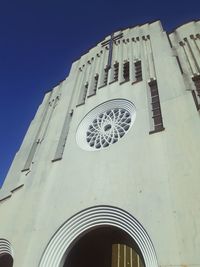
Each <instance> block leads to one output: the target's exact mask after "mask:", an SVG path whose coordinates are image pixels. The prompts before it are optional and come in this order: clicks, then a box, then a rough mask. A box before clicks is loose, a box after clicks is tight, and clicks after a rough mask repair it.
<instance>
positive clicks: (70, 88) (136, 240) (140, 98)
mask: <svg viewBox="0 0 200 267" xmlns="http://www.w3.org/2000/svg"><path fill="white" fill-rule="evenodd" d="M199 112H200V22H199V21H197V22H194V21H193V22H190V23H187V24H184V25H182V26H180V27H178V28H176V29H175V30H174V31H173V32H172V33H169V34H168V33H166V32H165V31H164V30H163V28H162V25H161V23H160V21H156V22H153V23H149V24H144V25H140V26H135V27H132V28H127V29H123V30H120V31H117V32H115V33H113V34H111V35H110V36H107V37H106V38H105V39H104V40H102V41H101V42H100V43H98V44H97V45H96V46H95V47H93V48H92V49H90V50H89V51H88V52H87V53H86V54H84V55H83V56H82V57H81V58H80V59H78V60H77V61H75V62H74V63H73V64H72V67H71V71H70V73H69V76H68V77H67V78H66V79H65V80H64V81H62V82H61V83H60V84H58V85H57V86H55V87H54V88H53V89H52V90H50V91H48V92H47V93H46V94H45V96H44V99H43V101H42V103H41V105H40V106H39V108H38V111H37V113H36V115H35V117H34V119H33V120H32V122H31V124H30V127H29V129H28V131H27V133H26V135H25V138H24V140H23V143H22V145H21V147H20V149H19V151H18V152H17V154H16V156H15V158H14V160H13V163H12V165H11V167H10V170H9V172H8V175H7V177H6V180H5V182H4V184H3V186H2V188H1V190H0V266H1V267H11V266H14V267H27V266H28V267H78V266H79V267H86V266H87V267H90V266H94V265H96V266H97V267H100V266H101V267H102V266H103V267H111V266H112V267H136V266H137V267H139V266H141V267H142V266H145V267H158V266H193V265H195V266H200V204H199V203H200V194H199V187H200V164H199V162H200V142H199V136H200V113H199Z"/></svg>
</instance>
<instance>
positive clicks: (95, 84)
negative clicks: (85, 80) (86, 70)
mask: <svg viewBox="0 0 200 267" xmlns="http://www.w3.org/2000/svg"><path fill="white" fill-rule="evenodd" d="M98 80H99V74H96V75H95V76H94V94H96V91H97V84H98Z"/></svg>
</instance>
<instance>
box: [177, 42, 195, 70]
mask: <svg viewBox="0 0 200 267" xmlns="http://www.w3.org/2000/svg"><path fill="white" fill-rule="evenodd" d="M179 44H180V46H181V47H182V48H183V51H184V54H185V57H186V59H187V62H188V66H189V69H190V72H191V74H192V75H194V73H195V67H194V65H193V62H192V60H191V57H190V55H189V52H188V50H187V47H186V45H185V43H184V42H180V43H179Z"/></svg>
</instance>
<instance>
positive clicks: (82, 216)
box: [39, 206, 158, 267]
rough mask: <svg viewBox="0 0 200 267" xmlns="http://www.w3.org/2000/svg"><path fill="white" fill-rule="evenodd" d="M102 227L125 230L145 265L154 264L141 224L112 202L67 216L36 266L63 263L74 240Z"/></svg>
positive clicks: (57, 266)
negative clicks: (67, 218)
mask: <svg viewBox="0 0 200 267" xmlns="http://www.w3.org/2000/svg"><path fill="white" fill-rule="evenodd" d="M102 227H112V229H114V228H117V229H119V230H121V231H123V232H125V233H126V234H127V235H128V236H129V238H130V239H131V242H132V243H131V244H133V243H134V249H136V250H137V248H138V252H139V253H140V254H141V255H142V256H141V259H143V261H144V265H145V267H158V263H157V259H156V254H155V250H154V247H153V244H152V242H151V240H150V238H149V236H148V234H147V232H146V231H145V229H144V228H143V227H142V225H141V224H140V223H139V222H138V221H137V220H136V219H135V218H134V217H133V216H132V215H130V214H129V213H128V212H126V211H124V210H122V209H119V208H117V207H112V206H95V207H91V208H88V209H85V210H83V211H81V212H79V213H77V214H76V215H74V216H73V217H71V218H70V219H69V220H67V221H66V222H65V223H64V224H63V225H62V226H61V227H60V228H59V229H58V230H57V232H56V233H55V234H54V236H53V237H52V238H51V240H50V241H49V243H48V245H47V247H46V249H45V251H44V253H43V255H42V258H41V261H40V264H39V267H47V266H48V267H66V264H67V262H66V261H67V260H68V255H69V254H70V253H72V249H73V246H74V244H75V243H76V242H77V240H80V239H81V237H83V236H84V235H85V236H86V234H87V233H89V232H92V230H95V229H98V228H99V229H100V228H102ZM125 239H126V238H125ZM64 265H65V266H64ZM118 267H119V266H118ZM130 267H131V266H130Z"/></svg>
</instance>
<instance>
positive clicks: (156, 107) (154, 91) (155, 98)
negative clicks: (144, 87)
mask: <svg viewBox="0 0 200 267" xmlns="http://www.w3.org/2000/svg"><path fill="white" fill-rule="evenodd" d="M149 88H150V94H151V106H152V119H153V122H154V130H152V131H150V132H149V134H153V133H156V132H160V131H163V130H164V129H165V128H164V127H163V120H162V113H161V107H160V98H159V93H158V85H157V81H156V80H153V81H150V82H149Z"/></svg>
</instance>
